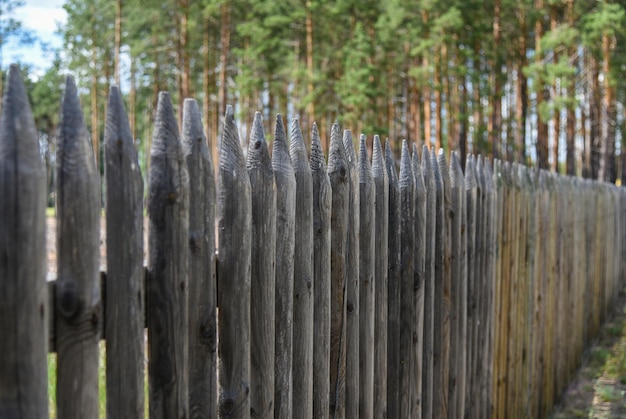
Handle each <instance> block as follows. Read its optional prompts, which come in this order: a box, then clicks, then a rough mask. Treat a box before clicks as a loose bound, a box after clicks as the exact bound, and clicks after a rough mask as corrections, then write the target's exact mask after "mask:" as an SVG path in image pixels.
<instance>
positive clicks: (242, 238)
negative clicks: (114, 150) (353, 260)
mask: <svg viewBox="0 0 626 419" xmlns="http://www.w3.org/2000/svg"><path fill="white" fill-rule="evenodd" d="M239 144H240V142H239V134H238V132H237V126H236V124H235V117H234V115H233V108H232V106H230V105H229V106H227V107H226V115H225V120H224V129H223V131H222V141H221V142H220V157H219V163H218V183H217V225H218V231H219V240H218V258H217V278H218V285H217V303H218V308H219V309H218V336H219V340H218V356H219V358H218V371H219V374H218V403H219V405H218V415H219V416H220V417H229V418H244V417H248V416H249V415H250V287H251V284H250V274H251V248H250V245H251V243H252V209H251V206H252V204H251V203H252V198H251V196H252V195H251V186H250V178H249V177H248V172H247V170H246V163H245V160H244V156H243V151H242V150H241V146H240V145H239Z"/></svg>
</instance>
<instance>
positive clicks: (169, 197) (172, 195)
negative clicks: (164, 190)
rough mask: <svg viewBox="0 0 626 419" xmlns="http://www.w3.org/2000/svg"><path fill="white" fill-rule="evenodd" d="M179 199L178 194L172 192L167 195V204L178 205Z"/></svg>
mask: <svg viewBox="0 0 626 419" xmlns="http://www.w3.org/2000/svg"><path fill="white" fill-rule="evenodd" d="M177 199H178V194H177V193H176V192H170V193H169V194H167V202H168V204H174V203H176V200H177Z"/></svg>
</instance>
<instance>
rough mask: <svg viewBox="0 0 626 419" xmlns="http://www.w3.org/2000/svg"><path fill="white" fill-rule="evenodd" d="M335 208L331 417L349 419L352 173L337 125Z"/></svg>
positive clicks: (333, 140) (331, 158)
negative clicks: (348, 258)
mask: <svg viewBox="0 0 626 419" xmlns="http://www.w3.org/2000/svg"><path fill="white" fill-rule="evenodd" d="M327 170H328V177H329V179H330V186H331V189H332V204H331V205H332V206H331V216H330V223H331V230H330V231H331V238H330V243H331V248H330V268H331V302H330V415H331V417H333V418H344V417H345V416H346V412H345V410H346V406H345V400H346V339H347V337H346V302H347V296H346V281H347V274H346V269H347V268H346V253H347V249H346V246H347V241H348V231H347V228H348V208H349V202H350V201H349V200H350V173H349V167H348V162H347V159H346V152H345V149H344V147H343V143H342V141H341V133H340V131H339V126H338V125H337V124H333V126H332V128H331V136H330V150H329V153H328V169H327Z"/></svg>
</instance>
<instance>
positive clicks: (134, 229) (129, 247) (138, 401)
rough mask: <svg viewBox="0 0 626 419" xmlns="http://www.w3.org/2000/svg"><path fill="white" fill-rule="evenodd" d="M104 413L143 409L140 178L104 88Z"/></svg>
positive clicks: (126, 131) (118, 103)
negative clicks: (105, 256)
mask: <svg viewBox="0 0 626 419" xmlns="http://www.w3.org/2000/svg"><path fill="white" fill-rule="evenodd" d="M104 151H105V174H106V202H107V208H106V228H107V231H106V233H107V234H106V241H107V281H106V286H107V288H106V295H107V297H108V298H107V300H106V302H105V303H106V305H105V310H104V311H105V314H106V319H105V328H106V331H105V335H106V338H107V339H106V370H107V371H106V387H107V392H106V394H107V416H108V417H109V418H120V417H138V416H141V415H143V414H144V368H143V365H144V357H145V348H144V343H145V338H144V316H143V314H144V281H143V279H144V278H143V276H144V269H143V180H142V178H141V170H140V167H139V161H138V160H137V153H136V151H135V146H134V144H133V138H132V135H131V132H130V125H129V123H128V117H127V116H126V111H125V109H124V103H123V101H122V96H121V94H120V91H119V89H118V88H117V87H115V86H112V87H111V89H110V91H109V103H108V105H107V116H106V125H105V128H104Z"/></svg>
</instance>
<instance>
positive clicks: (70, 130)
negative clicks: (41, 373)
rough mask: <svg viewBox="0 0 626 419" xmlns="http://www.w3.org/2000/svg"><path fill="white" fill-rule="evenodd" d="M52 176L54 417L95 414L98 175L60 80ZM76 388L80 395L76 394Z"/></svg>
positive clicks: (73, 96)
mask: <svg viewBox="0 0 626 419" xmlns="http://www.w3.org/2000/svg"><path fill="white" fill-rule="evenodd" d="M59 125H60V131H59V139H58V141H59V142H58V150H57V160H58V174H57V181H58V183H57V188H58V189H57V272H58V279H57V284H56V324H55V328H56V337H57V345H56V347H57V387H56V388H57V415H58V416H59V417H63V418H85V417H96V416H97V415H98V352H99V351H98V340H99V337H100V327H101V322H102V320H101V317H102V307H101V301H100V281H99V276H100V274H99V272H100V269H99V267H100V266H99V265H100V261H99V259H100V255H99V244H100V243H99V239H100V177H99V175H98V173H97V172H96V164H95V161H94V157H93V152H92V150H91V147H90V142H89V135H88V133H87V129H86V128H85V124H84V121H83V114H82V111H81V109H80V103H79V101H78V95H77V91H76V86H75V84H74V81H73V79H72V78H70V77H68V78H67V79H66V82H65V94H64V96H63V102H62V105H61V121H60V123H59ZM77 388H82V391H80V392H77V391H76V389H77Z"/></svg>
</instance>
